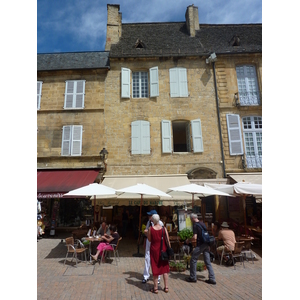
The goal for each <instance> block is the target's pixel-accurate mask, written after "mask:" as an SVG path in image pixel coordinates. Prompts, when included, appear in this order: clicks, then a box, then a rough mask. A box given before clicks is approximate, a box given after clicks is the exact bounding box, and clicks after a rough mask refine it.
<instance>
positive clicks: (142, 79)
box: [121, 67, 159, 98]
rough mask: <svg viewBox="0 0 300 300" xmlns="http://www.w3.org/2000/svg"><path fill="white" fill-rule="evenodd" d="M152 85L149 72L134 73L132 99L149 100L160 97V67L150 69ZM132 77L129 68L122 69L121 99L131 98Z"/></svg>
mask: <svg viewBox="0 0 300 300" xmlns="http://www.w3.org/2000/svg"><path fill="white" fill-rule="evenodd" d="M149 73H150V83H149V80H148V72H145V71H144V72H142V71H139V72H132V97H133V98H147V97H149V90H150V97H158V96H159V82H158V67H153V68H150V69H149ZM130 76H131V70H130V69H127V68H122V69H121V97H122V98H130V79H131V78H130Z"/></svg>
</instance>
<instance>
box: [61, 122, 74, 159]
mask: <svg viewBox="0 0 300 300" xmlns="http://www.w3.org/2000/svg"><path fill="white" fill-rule="evenodd" d="M71 127H72V126H64V127H63V133H62V143H61V155H62V156H66V155H70V153H71V151H70V146H71Z"/></svg>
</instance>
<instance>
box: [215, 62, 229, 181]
mask: <svg viewBox="0 0 300 300" xmlns="http://www.w3.org/2000/svg"><path fill="white" fill-rule="evenodd" d="M212 65H213V71H214V83H215V93H216V104H217V114H218V124H219V134H220V143H221V154H222V165H223V177H224V178H226V173H225V162H224V149H223V139H222V132H221V120H220V109H219V98H218V90H217V78H216V69H215V62H214V61H212Z"/></svg>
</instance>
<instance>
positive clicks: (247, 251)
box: [242, 239, 254, 264]
mask: <svg viewBox="0 0 300 300" xmlns="http://www.w3.org/2000/svg"><path fill="white" fill-rule="evenodd" d="M244 243H245V244H244V248H243V249H242V254H243V256H244V257H245V259H246V260H247V261H248V258H247V254H250V257H251V259H252V264H254V261H253V257H254V255H253V252H252V250H251V245H252V240H250V239H249V240H244Z"/></svg>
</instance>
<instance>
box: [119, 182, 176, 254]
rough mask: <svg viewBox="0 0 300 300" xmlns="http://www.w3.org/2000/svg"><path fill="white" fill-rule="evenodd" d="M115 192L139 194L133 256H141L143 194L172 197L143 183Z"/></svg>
mask: <svg viewBox="0 0 300 300" xmlns="http://www.w3.org/2000/svg"><path fill="white" fill-rule="evenodd" d="M116 193H117V194H118V195H121V194H123V193H128V194H139V195H141V203H140V217H139V239H138V253H137V254H136V255H135V256H143V255H142V254H140V253H139V249H140V237H141V231H140V229H141V222H142V205H143V196H144V195H150V196H156V197H168V198H172V197H171V196H170V195H168V194H166V193H164V192H162V191H161V190H159V189H156V188H154V187H152V186H149V185H147V184H145V183H137V184H135V185H132V186H129V187H126V188H123V189H120V190H117V191H116Z"/></svg>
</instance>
